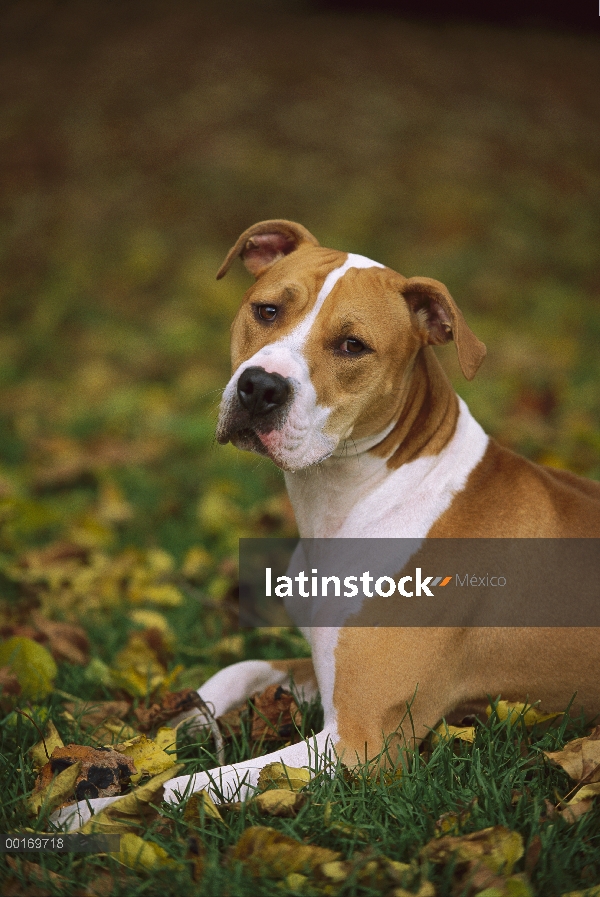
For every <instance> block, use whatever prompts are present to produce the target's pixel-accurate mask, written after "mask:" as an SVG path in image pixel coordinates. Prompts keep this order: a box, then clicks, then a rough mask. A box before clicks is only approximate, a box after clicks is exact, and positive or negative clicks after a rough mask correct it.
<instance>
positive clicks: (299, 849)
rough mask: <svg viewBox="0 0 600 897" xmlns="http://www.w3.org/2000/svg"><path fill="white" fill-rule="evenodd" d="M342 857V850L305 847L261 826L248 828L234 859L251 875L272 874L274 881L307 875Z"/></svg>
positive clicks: (236, 846)
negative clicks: (294, 875) (293, 875)
mask: <svg viewBox="0 0 600 897" xmlns="http://www.w3.org/2000/svg"><path fill="white" fill-rule="evenodd" d="M339 857H340V853H339V852H338V851H335V850H329V849H328V848H326V847H317V846H316V845H313V844H303V843H302V842H301V841H296V840H295V839H294V838H290V837H289V836H288V835H283V834H282V833H281V832H278V831H276V830H275V829H272V828H268V827H266V826H261V825H253V826H251V827H250V828H247V829H246V831H245V832H243V834H242V835H241V837H240V838H239V840H238V842H237V844H236V845H235V847H234V848H233V851H232V854H231V858H232V859H233V860H238V861H239V862H241V863H243V864H244V865H245V866H246V867H247V868H248V871H249V872H250V874H251V875H253V876H255V877H258V876H261V875H270V876H273V877H274V878H285V876H286V875H289V874H290V873H291V872H298V873H301V874H306V873H307V872H311V871H312V870H314V869H315V868H316V867H317V866H320V865H321V864H322V863H330V862H332V861H333V860H337V859H339Z"/></svg>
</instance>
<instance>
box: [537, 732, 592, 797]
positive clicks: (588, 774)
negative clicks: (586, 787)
mask: <svg viewBox="0 0 600 897" xmlns="http://www.w3.org/2000/svg"><path fill="white" fill-rule="evenodd" d="M544 754H545V755H546V757H547V758H548V759H549V760H551V761H552V762H553V763H556V764H557V765H558V766H562V768H563V769H564V771H565V772H566V773H567V775H569V776H570V777H571V778H572V779H573V780H574V781H575V782H583V781H585V782H589V783H591V782H599V781H600V726H596V728H595V729H593V731H592V732H590V734H589V735H586V736H585V738H575V739H574V740H573V741H569V742H568V743H567V744H566V745H565V746H564V748H563V749H562V751H544Z"/></svg>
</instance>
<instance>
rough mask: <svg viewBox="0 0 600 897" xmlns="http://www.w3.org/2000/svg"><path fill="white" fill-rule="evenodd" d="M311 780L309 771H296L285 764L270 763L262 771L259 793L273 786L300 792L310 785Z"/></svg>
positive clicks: (259, 779) (259, 778) (259, 780)
mask: <svg viewBox="0 0 600 897" xmlns="http://www.w3.org/2000/svg"><path fill="white" fill-rule="evenodd" d="M310 779H311V777H310V772H309V770H308V769H296V768H294V767H293V766H286V765H285V764H284V763H268V764H267V765H266V766H263V768H262V769H261V771H260V775H259V777H258V786H257V787H258V790H259V791H266V789H267V788H269V787H271V786H272V785H275V787H276V788H282V789H284V790H286V791H300V789H301V788H304V786H305V785H308V783H309V782H310Z"/></svg>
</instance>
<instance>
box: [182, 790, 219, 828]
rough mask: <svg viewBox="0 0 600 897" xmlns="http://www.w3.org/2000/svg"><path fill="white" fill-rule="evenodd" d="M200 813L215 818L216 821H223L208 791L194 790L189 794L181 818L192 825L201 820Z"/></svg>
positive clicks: (208, 817)
mask: <svg viewBox="0 0 600 897" xmlns="http://www.w3.org/2000/svg"><path fill="white" fill-rule="evenodd" d="M202 814H204V817H205V818H206V819H216V820H217V822H223V817H222V816H221V814H220V813H219V810H218V808H217V805H216V804H215V802H214V800H213V799H212V797H211V796H210V794H209V793H208V791H196V792H195V793H194V794H192V795H191V797H190V798H189V800H188V801H187V803H186V805H185V810H184V811H183V818H184V819H185V821H186V822H189V823H191V824H192V825H194V824H198V823H199V822H200V821H201V820H202Z"/></svg>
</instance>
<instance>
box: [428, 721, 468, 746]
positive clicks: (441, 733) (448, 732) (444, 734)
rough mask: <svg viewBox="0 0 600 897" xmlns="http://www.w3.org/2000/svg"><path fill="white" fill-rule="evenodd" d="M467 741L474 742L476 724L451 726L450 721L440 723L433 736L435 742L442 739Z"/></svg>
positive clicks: (437, 742)
mask: <svg viewBox="0 0 600 897" xmlns="http://www.w3.org/2000/svg"><path fill="white" fill-rule="evenodd" d="M455 738H456V739H457V740H458V741H466V742H468V744H473V742H474V741H475V726H449V725H448V723H445V722H444V723H440V725H439V726H438V727H437V729H436V730H435V733H434V734H433V737H432V743H433V744H439V742H440V741H453V740H454V739H455Z"/></svg>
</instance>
